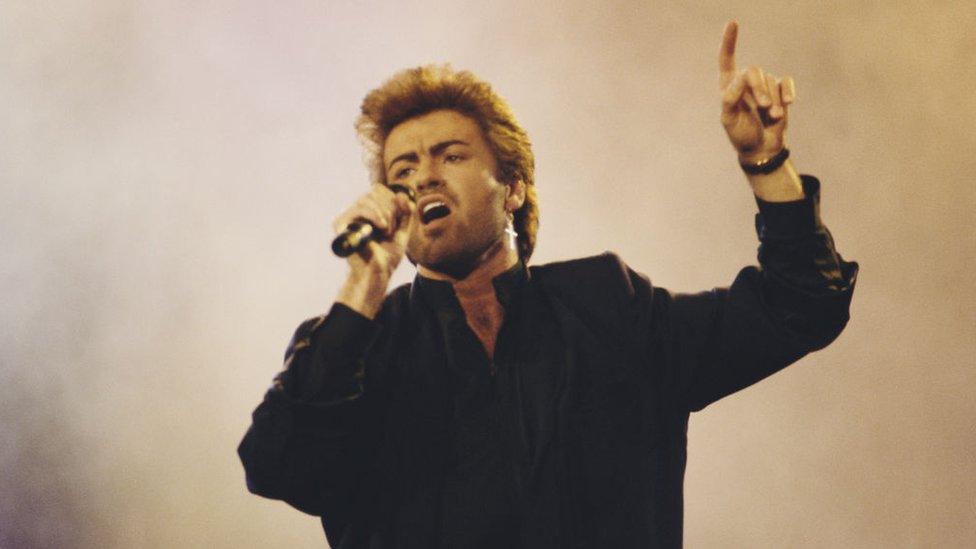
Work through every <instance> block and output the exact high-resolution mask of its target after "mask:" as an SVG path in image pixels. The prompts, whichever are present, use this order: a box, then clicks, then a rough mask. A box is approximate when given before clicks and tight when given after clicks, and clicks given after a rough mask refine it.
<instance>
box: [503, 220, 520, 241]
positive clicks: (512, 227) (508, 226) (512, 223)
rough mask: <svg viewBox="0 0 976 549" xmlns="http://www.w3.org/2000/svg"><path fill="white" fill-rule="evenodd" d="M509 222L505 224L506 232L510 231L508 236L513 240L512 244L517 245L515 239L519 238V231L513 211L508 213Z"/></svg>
mask: <svg viewBox="0 0 976 549" xmlns="http://www.w3.org/2000/svg"><path fill="white" fill-rule="evenodd" d="M507 216H508V223H506V224H505V232H506V233H508V237H509V238H510V239H511V240H512V242H511V243H512V245H513V246H514V245H515V239H516V238H518V233H517V232H515V214H513V213H512V212H508V213H507Z"/></svg>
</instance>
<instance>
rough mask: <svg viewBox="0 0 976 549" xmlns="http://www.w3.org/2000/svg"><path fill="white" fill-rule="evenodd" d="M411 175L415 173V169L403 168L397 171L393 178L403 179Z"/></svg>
mask: <svg viewBox="0 0 976 549" xmlns="http://www.w3.org/2000/svg"><path fill="white" fill-rule="evenodd" d="M411 173H413V168H401V169H399V170H397V172H396V173H395V174H394V176H393V177H394V178H395V179H403V178H404V177H406V176H408V175H410V174H411Z"/></svg>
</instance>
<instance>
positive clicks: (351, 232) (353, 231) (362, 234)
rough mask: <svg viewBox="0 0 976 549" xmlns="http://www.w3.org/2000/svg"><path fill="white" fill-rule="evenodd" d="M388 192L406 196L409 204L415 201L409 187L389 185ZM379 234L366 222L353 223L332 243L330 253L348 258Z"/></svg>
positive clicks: (379, 232) (415, 197) (415, 198)
mask: <svg viewBox="0 0 976 549" xmlns="http://www.w3.org/2000/svg"><path fill="white" fill-rule="evenodd" d="M390 190H391V191H393V192H395V193H403V194H405V195H407V198H409V199H410V202H416V201H417V195H416V194H414V192H413V189H411V188H410V187H407V186H404V185H397V184H393V185H390ZM381 234H382V232H381V231H379V230H377V229H376V227H373V225H372V224H371V223H370V222H368V221H364V220H358V221H353V222H352V223H350V224H349V225H348V226H347V227H346V228H345V230H344V231H342V232H341V233H339V236H337V237H336V238H335V240H333V241H332V252H333V253H335V254H336V255H337V256H339V257H348V256H350V255H352V254H354V253H356V252H358V251H359V250H362V249H363V248H364V247H366V244H367V243H368V242H369V241H370V240H377V239H378V238H380V235H381Z"/></svg>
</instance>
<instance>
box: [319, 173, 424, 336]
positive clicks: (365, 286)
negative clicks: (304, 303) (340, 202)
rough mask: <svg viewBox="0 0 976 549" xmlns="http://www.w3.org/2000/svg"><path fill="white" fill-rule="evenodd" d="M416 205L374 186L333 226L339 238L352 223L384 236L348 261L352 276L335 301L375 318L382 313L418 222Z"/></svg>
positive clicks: (378, 186)
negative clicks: (363, 224)
mask: <svg viewBox="0 0 976 549" xmlns="http://www.w3.org/2000/svg"><path fill="white" fill-rule="evenodd" d="M415 213H416V205H414V203H413V202H411V201H410V200H409V199H408V198H407V197H406V196H405V195H404V194H402V193H394V192H393V191H391V190H390V189H389V188H388V187H386V186H385V185H381V184H375V185H373V187H372V188H371V189H370V190H369V192H368V193H366V194H364V195H362V196H361V197H359V200H357V201H356V203H355V204H353V205H352V206H351V207H349V208H348V209H346V211H344V212H342V213H341V214H339V216H338V217H336V218H335V220H334V221H333V222H332V228H333V230H334V231H335V233H336V234H338V233H340V232H342V231H343V230H345V228H346V227H347V226H348V225H349V224H350V223H352V222H353V221H357V220H362V221H367V222H369V223H370V224H372V225H373V228H374V229H376V230H377V231H379V232H380V233H381V236H380V238H378V239H376V240H370V241H369V242H368V243H367V244H366V247H365V248H363V250H361V251H360V252H359V253H355V254H352V255H351V256H349V257H348V258H347V260H348V261H349V268H350V270H349V276H348V277H347V278H346V283H345V284H344V285H343V286H342V290H341V291H340V292H339V297H338V298H337V299H336V301H338V302H340V303H342V304H344V305H346V306H347V307H349V308H351V309H353V310H355V311H357V312H359V313H360V314H362V315H364V316H366V317H368V318H373V317H375V316H376V313H377V312H379V310H380V306H381V305H382V304H383V299H384V298H385V297H386V288H387V286H388V285H389V283H390V277H392V276H393V271H394V270H396V268H397V265H399V264H400V261H401V260H402V259H403V255H404V253H405V252H406V249H407V238H408V236H409V234H410V226H411V224H412V223H414V222H415V219H416V216H415V215H414V214H415Z"/></svg>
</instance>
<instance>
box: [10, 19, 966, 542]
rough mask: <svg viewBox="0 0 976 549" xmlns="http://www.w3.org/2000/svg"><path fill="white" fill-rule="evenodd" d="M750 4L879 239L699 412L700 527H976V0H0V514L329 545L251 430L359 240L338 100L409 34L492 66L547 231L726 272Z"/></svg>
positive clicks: (386, 64)
mask: <svg viewBox="0 0 976 549" xmlns="http://www.w3.org/2000/svg"><path fill="white" fill-rule="evenodd" d="M733 17H735V18H738V19H739V20H740V22H741V26H742V30H741V33H740V61H741V63H742V64H747V63H758V64H762V65H763V66H765V67H766V68H767V69H768V70H770V71H772V72H776V73H779V74H784V73H789V74H792V75H793V76H794V77H795V78H796V81H797V86H798V93H799V99H798V101H797V103H796V106H795V109H794V111H793V118H792V126H791V131H790V136H791V141H790V143H791V146H792V148H793V150H794V158H795V160H796V164H797V166H798V167H800V168H801V169H802V170H803V171H807V172H811V173H815V174H817V175H819V176H820V177H821V178H822V179H823V181H824V187H823V213H824V219H825V220H826V222H827V224H828V226H829V227H830V229H831V230H832V232H833V234H834V236H835V238H836V241H837V244H838V247H839V249H840V251H841V252H842V253H843V254H844V256H845V257H847V258H849V259H855V260H858V261H859V262H860V263H861V265H862V271H861V276H860V280H859V282H858V290H857V292H856V293H855V296H854V302H853V307H852V321H851V323H850V326H849V328H848V329H847V331H846V332H844V334H843V335H842V336H841V337H840V339H839V340H838V341H837V342H836V343H834V344H833V345H832V346H830V347H829V348H827V349H826V350H824V351H822V352H820V353H817V354H816V355H813V356H810V357H808V358H806V359H804V360H803V361H802V362H801V363H799V364H798V365H796V366H794V367H792V368H789V369H788V370H786V371H785V372H783V373H781V374H778V375H776V376H774V377H773V378H771V379H769V380H767V381H766V382H764V383H762V384H760V385H758V386H756V387H753V388H751V389H748V390H746V391H743V392H742V393H739V394H737V395H734V396H732V397H729V398H727V399H725V400H724V401H721V402H719V403H716V404H714V405H712V406H711V407H709V408H708V409H707V410H705V411H704V412H702V413H699V414H696V415H694V416H693V419H692V423H691V428H690V447H689V454H690V457H689V462H688V474H687V479H686V487H687V491H686V501H687V503H686V527H685V532H686V535H685V538H686V545H687V546H688V547H769V548H773V547H967V546H968V547H972V546H976V432H974V417H976V404H974V402H976V401H974V399H973V398H972V393H973V391H974V389H976V373H974V370H976V367H974V359H973V357H974V356H976V313H974V305H976V285H974V283H973V277H972V273H973V272H974V269H976V260H974V258H976V223H974V221H976V215H974V213H973V212H974V209H976V193H974V185H973V174H974V172H976V160H974V156H976V137H974V132H973V126H974V123H976V99H974V97H976V92H974V89H973V88H974V85H976V61H974V55H973V54H974V50H976V31H974V29H976V4H973V3H971V2H962V1H960V2H929V3H909V2H892V1H889V2H880V1H879V2H813V1H810V2H803V3H798V4H796V5H787V3H784V2H779V1H763V2H742V1H740V2H718V1H713V2H681V3H679V2H647V1H645V2H624V1H621V2H611V3H600V2H589V1H587V2H584V1H573V2H550V3H532V4H531V5H524V4H522V3H521V2H518V1H515V0H510V1H497V2H483V1H481V0H477V1H458V2H443V3H435V2H400V3H392V2H391V3H379V2H326V1H319V2H311V1H304V2H303V1H297V0H289V1H282V2H264V1H249V2H242V1H231V0H223V1H214V2H189V1H170V2H135V1H131V2H123V1H109V0H99V1H88V2H82V1H63V2H51V1H26V0H10V1H7V2H4V3H3V4H2V5H0V185H2V188H0V239H2V246H0V292H2V293H0V361H2V363H0V546H3V547H83V548H94V547H321V546H323V545H324V538H323V535H322V532H321V528H320V526H319V523H318V521H317V520H316V519H315V518H312V517H309V516H306V515H302V514H301V513H299V512H298V511H295V510H293V509H291V508H289V507H288V506H286V505H285V504H283V503H281V502H275V501H268V500H263V499H260V498H258V497H256V496H252V495H249V494H248V493H247V492H246V490H245V487H244V479H243V473H242V469H241V467H240V464H239V462H238V460H237V456H236V454H235V448H236V445H237V443H238V441H239V439H240V437H241V436H242V435H243V433H244V431H245V429H246V427H247V425H248V423H249V414H250V411H251V409H252V408H253V407H254V406H255V405H256V404H257V403H258V401H259V399H260V397H261V395H262V393H263V392H264V390H265V388H266V387H267V386H268V384H269V383H270V380H271V378H272V376H273V375H274V373H275V372H276V371H277V370H278V369H279V367H280V360H281V354H282V351H283V348H284V345H285V343H286V342H287V340H288V338H289V337H290V335H291V332H292V329H293V328H294V327H295V326H296V325H297V323H298V322H299V321H300V320H302V319H304V318H306V317H308V316H312V315H315V314H318V313H320V312H323V311H324V310H325V309H326V308H327V307H328V305H329V304H330V303H331V301H332V299H333V296H334V295H335V292H336V290H337V288H338V285H339V283H340V280H341V279H342V277H343V275H344V273H345V267H344V264H343V263H342V262H340V261H338V260H336V259H333V258H332V257H330V254H329V253H327V251H326V246H327V243H328V241H329V237H330V231H329V229H328V226H329V221H330V220H331V219H332V217H333V216H334V215H335V214H336V213H338V211H339V209H340V208H341V207H343V205H345V204H347V203H348V202H350V201H351V200H352V199H353V198H354V197H355V196H356V195H357V194H359V193H361V192H363V190H364V189H365V186H366V170H365V168H364V167H363V165H362V163H361V156H360V150H359V145H358V142H357V140H356V138H355V136H354V133H353V129H352V122H353V119H354V117H355V115H356V112H357V109H358V106H359V102H360V100H361V99H362V97H363V95H364V94H365V93H366V92H367V91H368V90H369V89H371V88H372V87H374V86H376V85H378V84H379V83H380V82H381V81H382V80H383V79H384V78H386V77H387V76H389V75H390V74H392V73H393V72H394V71H395V70H397V69H400V68H404V67H408V66H414V65H417V64H421V63H426V62H432V61H451V62H452V63H453V64H454V65H455V66H456V67H461V68H469V69H472V70H473V71H475V72H476V73H477V74H479V75H481V76H483V77H484V78H486V79H487V80H489V81H490V82H492V83H493V84H494V85H495V87H496V89H498V90H499V91H500V92H501V94H502V95H503V96H505V97H507V98H508V100H509V101H510V103H511V104H512V106H513V108H514V109H515V111H516V113H518V115H519V116H520V119H521V121H522V122H523V124H524V125H525V126H526V127H527V129H528V131H529V133H530V135H531V136H532V138H533V141H534V143H535V151H536V154H537V158H538V178H537V180H538V184H539V193H540V196H541V205H542V231H541V234H540V238H539V247H538V251H537V252H536V255H535V258H534V261H535V262H536V263H542V262H545V261H549V260H553V259H563V258H570V257H577V256H580V255H583V254H592V253H598V252H602V251H604V250H607V249H610V250H614V251H617V252H618V253H620V254H621V255H622V256H623V257H624V258H625V259H626V260H627V261H628V262H629V263H630V264H631V265H633V266H634V267H635V268H637V269H638V270H641V271H643V272H646V273H648V274H649V275H650V276H651V277H652V279H653V280H654V282H655V283H656V284H659V285H662V286H665V287H668V288H671V289H674V290H699V289H704V288H709V287H712V286H716V285H726V284H728V283H729V282H731V280H732V277H733V276H734V275H735V273H736V272H737V271H738V269H739V268H740V267H741V266H743V265H745V264H747V263H750V262H754V261H755V251H756V240H755V235H754V232H753V226H752V224H753V212H754V210H755V206H754V204H753V202H752V197H751V193H750V192H749V189H748V186H747V185H746V183H745V180H744V178H743V177H742V176H741V175H740V174H739V173H738V171H737V167H736V164H735V157H734V155H733V154H732V151H731V148H730V147H729V146H728V144H727V142H726V138H725V136H724V134H723V132H722V130H721V127H720V125H719V122H718V100H717V90H716V86H717V74H716V70H717V68H716V52H717V48H718V44H719V39H720V37H721V31H722V27H723V24H724V23H725V21H726V20H728V19H729V18H733ZM404 263H406V262H404ZM405 267H406V265H405ZM407 271H408V269H406V268H404V269H403V271H401V272H400V273H399V280H401V281H405V280H408V279H409V278H410V276H411V274H410V273H409V272H407Z"/></svg>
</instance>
